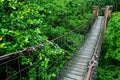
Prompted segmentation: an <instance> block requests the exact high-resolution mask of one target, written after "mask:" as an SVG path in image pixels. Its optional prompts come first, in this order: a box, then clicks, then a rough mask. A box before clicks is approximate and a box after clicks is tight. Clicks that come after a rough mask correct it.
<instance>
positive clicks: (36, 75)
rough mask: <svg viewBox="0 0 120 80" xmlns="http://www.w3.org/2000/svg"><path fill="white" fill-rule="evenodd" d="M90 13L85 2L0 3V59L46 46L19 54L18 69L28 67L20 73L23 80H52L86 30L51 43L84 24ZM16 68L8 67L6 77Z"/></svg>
mask: <svg viewBox="0 0 120 80" xmlns="http://www.w3.org/2000/svg"><path fill="white" fill-rule="evenodd" d="M90 12H91V10H90V7H88V5H87V3H86V2H85V1H84V0H80V1H79V0H75V1H72V0H52V1H51V0H0V56H1V55H4V54H9V53H11V52H15V51H19V50H22V49H24V48H26V47H30V46H34V45H37V44H42V43H44V42H47V44H46V45H45V47H44V48H43V49H38V50H35V51H33V52H30V53H24V54H22V56H21V68H24V67H26V66H29V65H31V68H30V69H28V70H25V71H24V72H22V73H24V75H22V80H36V79H38V80H39V79H40V80H51V79H52V78H53V77H55V76H56V74H57V73H58V72H59V70H60V68H61V67H62V66H63V64H64V63H65V61H66V59H68V58H70V56H71V55H72V53H73V52H74V50H75V49H76V48H77V47H78V46H79V45H80V43H81V42H82V40H83V38H84V35H85V33H86V32H87V30H89V27H87V26H86V25H83V26H81V27H80V29H78V31H75V32H71V33H70V34H69V35H67V36H66V37H63V38H62V39H60V40H57V41H55V42H54V43H53V42H50V40H51V39H53V38H56V37H58V36H61V35H63V34H65V33H66V32H70V31H71V30H72V29H74V28H76V27H78V26H79V25H81V24H84V23H86V22H87V21H88V19H89V18H90V17H91V14H89V13H90ZM58 57H59V58H58ZM54 61H56V62H57V63H54V64H53V62H54ZM35 62H37V64H34V63H35ZM16 64H17V62H12V63H10V64H9V75H12V74H13V73H15V72H16V71H17V66H15V65H16ZM33 64H34V65H33ZM51 64H52V65H51ZM13 65H14V66H13ZM3 70H4V67H3V66H1V67H0V71H3ZM2 78H3V77H2ZM17 78H18V76H14V77H12V78H11V80H16V79H17Z"/></svg>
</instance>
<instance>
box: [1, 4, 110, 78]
mask: <svg viewBox="0 0 120 80" xmlns="http://www.w3.org/2000/svg"><path fill="white" fill-rule="evenodd" d="M111 12H112V7H111V6H106V8H105V9H104V15H103V16H99V15H98V7H97V6H95V7H93V17H94V20H95V21H94V23H93V26H92V27H91V29H90V31H89V33H88V35H87V37H86V39H85V41H84V43H83V45H82V46H81V47H79V48H78V49H77V50H76V52H75V54H74V55H73V56H72V57H71V58H70V59H69V60H68V61H67V62H66V63H65V65H64V67H62V68H61V70H60V72H59V73H58V74H57V76H56V78H55V80H94V79H95V76H96V73H97V72H96V71H97V67H98V62H99V56H100V50H101V44H102V37H103V35H104V30H105V29H106V24H107V21H108V18H109V17H110V16H111ZM75 30H76V29H75ZM73 31H74V30H73ZM63 36H65V35H63ZM63 36H60V37H58V38H55V39H53V40H52V41H55V40H57V39H59V38H61V37H63ZM42 47H44V44H42V45H41V44H40V45H36V46H33V47H28V48H25V49H23V50H21V51H18V52H13V53H10V54H7V55H3V56H0V66H2V67H4V68H3V69H5V70H4V71H5V73H4V74H3V75H4V76H0V80H11V79H12V77H15V76H18V79H19V80H22V77H21V76H22V75H24V73H23V71H25V70H26V69H30V68H31V65H28V66H26V67H23V68H21V66H20V64H21V62H20V57H21V55H23V54H24V53H28V52H30V51H34V50H35V49H39V48H42ZM28 56H29V57H30V54H29V55H28ZM35 56H37V55H36V54H35ZM61 56H63V55H61ZM58 60H59V58H58ZM12 61H17V64H15V65H17V72H15V73H13V74H12V75H9V69H8V68H9V65H8V64H9V63H11V62H12ZM56 61H57V60H56ZM39 62H40V61H36V62H35V63H33V64H32V65H34V64H37V63H39ZM55 63H56V62H53V64H55ZM38 66H39V65H38ZM38 66H36V68H37V67H38ZM38 73H39V72H38ZM39 75H40V74H39ZM2 77H4V78H2ZM33 80H37V78H35V79H33ZM38 80H40V79H38ZM41 80H42V79H41ZM45 80H48V79H47V78H45Z"/></svg>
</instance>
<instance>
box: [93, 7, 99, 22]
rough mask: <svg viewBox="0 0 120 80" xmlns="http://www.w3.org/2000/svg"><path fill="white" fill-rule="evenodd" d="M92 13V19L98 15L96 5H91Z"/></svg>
mask: <svg viewBox="0 0 120 80" xmlns="http://www.w3.org/2000/svg"><path fill="white" fill-rule="evenodd" d="M92 14H93V19H94V21H95V19H96V18H97V17H98V6H93V9H92Z"/></svg>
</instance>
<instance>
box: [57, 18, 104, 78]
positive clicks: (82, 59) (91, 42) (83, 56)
mask: <svg viewBox="0 0 120 80" xmlns="http://www.w3.org/2000/svg"><path fill="white" fill-rule="evenodd" d="M103 27H104V17H102V16H98V18H97V19H96V21H95V23H94V25H93V27H92V29H91V31H90V32H89V34H88V37H87V39H86V41H85V43H84V44H83V46H82V47H81V48H80V49H78V52H77V53H76V54H75V56H74V57H73V58H72V59H71V60H70V61H69V62H68V64H67V65H66V66H65V67H64V69H63V70H62V73H61V74H60V76H59V78H58V80H84V78H85V74H86V72H87V70H88V62H89V61H90V60H91V58H92V55H93V52H94V49H95V46H96V43H97V41H98V37H99V35H100V33H101V32H102V30H103Z"/></svg>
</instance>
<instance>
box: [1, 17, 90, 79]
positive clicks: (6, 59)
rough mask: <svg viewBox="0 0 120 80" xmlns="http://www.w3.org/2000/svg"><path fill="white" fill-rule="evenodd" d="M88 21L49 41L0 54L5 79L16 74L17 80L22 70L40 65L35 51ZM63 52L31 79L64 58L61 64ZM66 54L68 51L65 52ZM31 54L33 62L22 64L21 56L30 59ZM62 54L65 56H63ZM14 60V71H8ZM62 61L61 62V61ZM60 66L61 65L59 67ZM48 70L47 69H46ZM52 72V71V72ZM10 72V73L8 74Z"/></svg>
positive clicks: (20, 76) (78, 28)
mask: <svg viewBox="0 0 120 80" xmlns="http://www.w3.org/2000/svg"><path fill="white" fill-rule="evenodd" d="M90 21H91V19H90ZM87 23H88V22H85V23H83V24H82V25H80V26H79V27H77V28H75V29H73V30H71V31H69V32H66V33H65V34H64V35H61V36H59V37H56V38H54V39H52V40H49V41H46V42H44V43H42V44H38V45H35V46H32V47H27V48H24V49H23V50H20V51H17V52H13V53H9V54H6V55H3V56H0V66H2V67H4V69H5V73H6V77H5V78H6V79H7V80H9V79H13V78H14V77H15V76H17V78H19V80H22V73H23V72H24V71H26V70H29V69H31V68H32V67H34V66H35V67H39V66H40V65H39V64H42V63H41V60H40V59H39V60H36V59H37V57H38V54H37V53H36V51H37V50H41V49H43V48H44V47H45V45H49V44H50V45H51V42H55V41H57V40H60V39H61V38H64V37H66V36H68V35H70V34H71V32H75V31H79V30H80V28H81V26H84V25H86V24H87ZM55 44H57V43H55ZM55 44H53V45H52V46H55ZM56 47H58V46H57V45H56ZM31 53H33V54H31ZM65 53H67V52H65ZM65 53H63V54H59V55H57V57H56V58H55V60H54V61H53V62H52V63H50V65H49V66H48V67H47V69H45V70H43V71H41V70H39V71H37V75H36V77H34V78H33V79H36V78H38V77H40V75H41V72H43V73H45V72H46V70H48V69H50V68H52V67H53V66H54V65H56V63H57V62H58V61H59V60H60V59H61V60H64V62H63V64H64V63H65V62H66V61H67V60H66V59H65V58H66V56H65ZM67 54H68V53H67ZM31 55H32V57H33V58H34V59H35V58H36V59H35V60H34V62H33V63H28V64H27V65H26V66H24V67H23V66H22V65H21V64H22V63H21V58H22V57H23V56H26V57H28V58H30V59H32V58H31ZM44 55H45V56H44V58H45V59H46V58H50V56H49V55H46V54H44ZM63 56H65V57H63ZM14 61H15V62H16V64H17V65H16V69H17V70H16V71H15V72H13V73H9V65H10V63H12V62H14ZM61 63H62V62H61ZM60 68H61V67H60ZM48 71H49V70H48ZM49 72H51V71H49ZM52 73H53V72H52ZM10 74H11V75H10ZM46 80H48V79H47V78H46Z"/></svg>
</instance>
